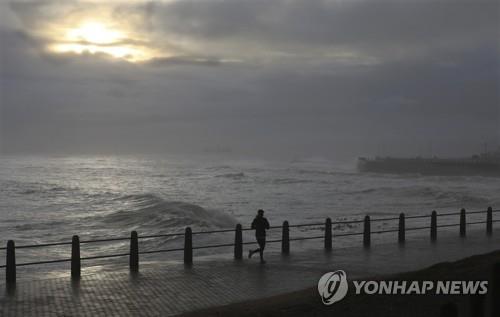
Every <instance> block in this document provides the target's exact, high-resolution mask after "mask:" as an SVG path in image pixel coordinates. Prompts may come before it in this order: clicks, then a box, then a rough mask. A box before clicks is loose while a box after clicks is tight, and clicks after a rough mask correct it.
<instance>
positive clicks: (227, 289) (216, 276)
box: [0, 230, 500, 317]
mask: <svg viewBox="0 0 500 317" xmlns="http://www.w3.org/2000/svg"><path fill="white" fill-rule="evenodd" d="M318 244H319V243H318ZM334 244H335V242H334ZM497 249H500V230H495V231H494V233H493V236H492V237H491V238H487V237H485V233H484V231H483V230H481V231H479V230H478V231H469V232H468V237H467V238H465V239H460V238H459V237H458V233H456V234H455V233H446V234H445V233H443V234H442V235H440V236H439V237H438V242H437V243H436V244H431V243H430V242H429V240H428V239H424V238H417V239H415V238H412V240H409V241H408V242H407V243H406V245H405V246H404V247H399V246H398V245H397V243H392V244H383V245H381V244H378V245H377V244H376V243H375V241H374V242H373V244H372V247H371V249H370V250H365V249H363V248H362V247H354V248H345V249H335V248H334V250H333V251H332V252H331V253H325V252H323V251H322V250H309V251H298V250H296V251H295V252H294V249H293V245H292V254H291V255H289V256H287V257H283V256H281V255H280V254H279V253H274V254H268V258H267V261H268V262H267V264H266V265H264V266H261V265H259V264H258V260H257V259H252V260H251V261H249V260H248V259H245V260H244V261H242V262H235V261H233V260H231V259H227V258H224V257H222V258H219V259H214V258H213V257H212V258H208V259H207V258H205V259H200V258H196V257H195V258H194V262H195V263H194V265H193V266H192V267H185V266H184V265H183V264H182V263H160V262H155V263H145V264H143V263H141V267H140V273H139V274H138V275H137V276H133V275H130V274H129V273H128V271H127V270H126V268H125V267H124V268H121V269H117V270H115V271H113V272H109V271H108V272H97V273H92V274H85V269H84V271H83V273H84V274H83V276H82V279H81V280H80V282H78V283H74V282H71V280H70V279H69V278H68V277H61V278H51V279H40V280H36V281H31V282H28V281H20V282H18V284H17V286H16V289H15V290H14V291H8V290H7V289H6V288H5V286H4V285H3V284H2V285H0V307H1V309H2V310H1V312H2V316H40V317H42V316H106V317H110V316H169V315H175V314H179V313H183V312H187V311H191V310H196V309H202V308H207V307H212V306H220V305H225V304H229V303H234V302H238V301H245V300H250V299H258V298H263V297H267V296H271V295H277V294H281V293H286V292H291V291H295V290H299V289H303V288H307V287H311V286H314V285H316V283H317V281H318V279H319V277H320V276H321V275H322V274H323V273H324V272H328V271H332V270H337V269H342V270H345V271H346V272H347V274H348V277H349V279H352V278H360V277H366V276H376V275H383V274H391V273H396V272H402V271H409V270H415V269H418V268H423V267H426V266H429V265H432V264H435V263H438V262H443V261H453V260H457V259H460V258H463V257H466V256H470V255H474V254H481V253H486V252H490V251H493V250H497ZM94 271H95V270H94ZM87 272H88V270H87ZM2 273H3V272H2ZM2 275H3V274H2ZM2 278H3V276H2ZM2 283H3V281H2Z"/></svg>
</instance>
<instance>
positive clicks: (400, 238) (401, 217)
mask: <svg viewBox="0 0 500 317" xmlns="http://www.w3.org/2000/svg"><path fill="white" fill-rule="evenodd" d="M398 242H399V243H400V244H403V243H405V214H404V213H403V212H402V213H400V214H399V231H398Z"/></svg>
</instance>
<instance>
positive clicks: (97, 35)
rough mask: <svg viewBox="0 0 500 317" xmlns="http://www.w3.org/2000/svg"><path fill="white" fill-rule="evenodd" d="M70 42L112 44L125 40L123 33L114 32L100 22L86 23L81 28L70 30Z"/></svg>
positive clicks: (67, 34) (68, 37)
mask: <svg viewBox="0 0 500 317" xmlns="http://www.w3.org/2000/svg"><path fill="white" fill-rule="evenodd" d="M66 38H67V39H68V40H69V41H84V42H88V43H89V44H100V45H102V44H112V43H116V42H118V41H120V40H122V39H124V38H125V35H124V34H123V32H122V31H119V30H114V29H112V28H110V27H109V26H107V25H105V24H103V23H100V22H86V23H84V24H82V25H81V26H79V27H77V28H74V29H69V30H68V32H67V33H66Z"/></svg>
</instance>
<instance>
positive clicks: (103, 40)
mask: <svg viewBox="0 0 500 317" xmlns="http://www.w3.org/2000/svg"><path fill="white" fill-rule="evenodd" d="M58 38H59V40H57V41H55V42H53V43H52V44H50V45H49V47H48V49H49V50H50V51H52V52H54V53H62V54H64V53H72V54H79V55H83V54H90V55H98V54H100V55H103V54H104V55H107V56H110V57H112V58H116V59H123V60H126V61H129V62H141V61H146V60H148V59H151V58H153V57H155V56H156V55H157V54H156V52H155V51H154V50H153V49H151V48H149V47H147V46H146V45H143V44H141V41H137V40H135V39H133V38H132V36H131V35H130V34H128V33H127V32H126V31H125V30H124V29H120V28H119V27H118V26H115V25H111V24H106V23H102V22H97V21H86V22H83V23H81V24H79V25H78V26H76V27H68V28H65V29H64V32H63V34H62V35H60V36H59V37H58Z"/></svg>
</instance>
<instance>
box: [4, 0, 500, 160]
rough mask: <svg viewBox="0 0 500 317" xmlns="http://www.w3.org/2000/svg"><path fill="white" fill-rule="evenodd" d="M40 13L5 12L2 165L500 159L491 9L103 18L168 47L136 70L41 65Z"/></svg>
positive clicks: (85, 59)
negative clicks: (33, 157)
mask: <svg viewBox="0 0 500 317" xmlns="http://www.w3.org/2000/svg"><path fill="white" fill-rule="evenodd" d="M50 6H51V9H50V10H48V9H47V6H46V5H41V4H40V3H37V4H35V5H29V4H23V5H15V6H14V9H15V10H14V11H15V14H14V16H17V17H20V18H21V20H22V21H24V27H23V28H21V29H19V28H15V27H10V28H9V27H5V26H2V30H1V32H0V54H1V55H0V56H1V65H0V66H1V69H0V93H1V94H0V98H1V99H0V101H1V107H0V110H1V113H0V114H1V118H0V123H1V126H0V129H1V135H0V139H1V141H2V143H1V144H2V149H3V150H4V151H36V152H39V151H46V152H55V151H69V152H75V151H78V152H137V151H140V152H144V151H147V152H165V151H167V152H168V151H179V152H203V149H205V148H207V147H208V148H211V147H218V146H223V147H229V148H231V149H233V153H236V154H240V155H257V156H265V155H277V156H285V157H292V156H307V155H328V156H332V157H341V158H348V157H353V156H356V155H361V154H377V152H378V151H379V150H378V149H380V148H381V147H382V148H383V149H384V150H385V151H386V152H388V153H389V154H419V153H420V154H428V153H427V150H426V149H427V147H428V144H429V143H432V144H433V146H434V150H435V152H436V153H437V154H468V153H470V152H474V151H478V150H479V149H480V148H481V144H482V142H483V141H487V142H489V143H490V144H494V143H497V144H500V142H499V141H500V110H499V105H500V97H499V91H500V90H499V88H500V78H499V74H500V64H499V56H500V50H499V39H500V36H499V23H500V22H499V21H500V19H499V17H498V15H499V13H498V2H496V1H474V2H473V1H453V2H451V1H375V2H374V1H317V0H308V1H282V0H273V1H260V0H257V1H218V0H210V1H177V2H173V3H154V2H150V3H148V4H121V5H119V6H115V7H113V15H114V16H115V17H116V18H117V19H118V18H119V19H129V20H130V21H131V23H138V28H139V29H140V30H143V31H144V32H145V34H147V39H148V43H154V45H156V46H157V47H159V48H165V47H175V48H176V51H175V52H176V54H174V55H173V56H167V57H158V58H155V59H152V60H150V61H148V62H146V63H144V64H133V63H128V62H124V61H120V60H116V59H112V58H110V57H109V56H108V57H107V56H105V55H102V56H96V55H91V54H87V55H74V54H73V55H72V54H66V55H65V54H62V55H55V54H50V53H47V52H44V51H43V50H42V49H41V48H42V47H43V45H44V43H45V42H44V41H45V40H46V39H45V38H40V37H37V35H36V32H34V29H33V27H34V26H35V25H36V26H39V25H42V24H43V23H42V22H43V20H44V18H47V17H53V16H57V14H58V13H57V12H58V11H57V10H56V9H57V6H53V5H52V4H51V5H50ZM77 9H78V10H83V11H85V10H88V8H87V5H86V4H78V7H77ZM75 10H76V9H75ZM64 12H66V11H64ZM166 66H168V67H166ZM209 66H214V67H209ZM215 66H216V67H215Z"/></svg>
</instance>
